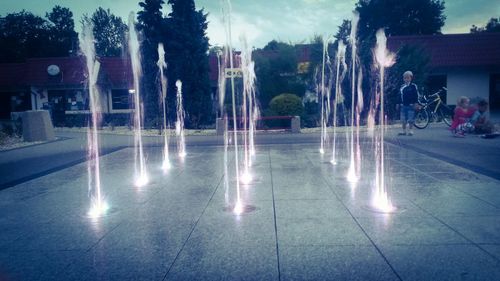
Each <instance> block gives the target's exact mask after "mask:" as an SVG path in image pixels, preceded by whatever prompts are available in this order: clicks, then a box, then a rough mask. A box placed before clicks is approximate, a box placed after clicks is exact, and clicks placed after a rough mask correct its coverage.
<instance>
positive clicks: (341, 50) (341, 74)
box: [331, 41, 347, 165]
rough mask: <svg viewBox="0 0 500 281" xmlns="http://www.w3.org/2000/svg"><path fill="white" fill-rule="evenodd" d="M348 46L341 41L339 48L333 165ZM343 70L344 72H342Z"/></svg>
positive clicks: (335, 161) (334, 111) (334, 106)
mask: <svg viewBox="0 0 500 281" xmlns="http://www.w3.org/2000/svg"><path fill="white" fill-rule="evenodd" d="M345 52H346V45H345V44H344V41H339V43H338V48H337V55H336V60H337V69H336V79H335V99H334V105H333V138H332V160H331V163H332V164H333V165H336V164H337V110H338V105H339V103H340V102H341V101H342V100H343V99H344V97H343V95H342V81H343V80H344V78H345V75H346V73H347V64H346V62H345ZM341 69H342V72H341Z"/></svg>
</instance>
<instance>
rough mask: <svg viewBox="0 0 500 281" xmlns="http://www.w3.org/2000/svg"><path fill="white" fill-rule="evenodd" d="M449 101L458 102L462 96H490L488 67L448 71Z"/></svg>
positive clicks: (450, 102)
mask: <svg viewBox="0 0 500 281" xmlns="http://www.w3.org/2000/svg"><path fill="white" fill-rule="evenodd" d="M447 88H448V94H447V97H446V99H447V103H448V104H453V105H454V104H456V103H457V100H458V98H459V97H461V96H466V97H469V98H475V97H480V98H484V99H486V100H489V98H490V73H489V72H488V71H487V70H486V69H471V68H463V69H451V70H449V71H448V72H447Z"/></svg>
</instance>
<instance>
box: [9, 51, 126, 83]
mask: <svg viewBox="0 0 500 281" xmlns="http://www.w3.org/2000/svg"><path fill="white" fill-rule="evenodd" d="M99 61H100V62H101V71H100V79H101V82H102V83H109V84H111V86H112V87H114V88H123V87H125V88H129V87H131V85H132V70H131V67H130V63H129V61H128V60H126V59H123V58H100V59H99ZM49 65H57V66H58V67H59V69H60V70H61V72H60V74H59V75H57V76H55V77H51V76H50V75H49V74H48V73H47V67H48V66H49ZM86 76H87V71H86V66H85V59H84V57H57V58H36V59H27V60H26V62H24V63H17V64H10V63H9V64H0V86H9V87H19V86H81V85H83V84H84V83H85V81H86Z"/></svg>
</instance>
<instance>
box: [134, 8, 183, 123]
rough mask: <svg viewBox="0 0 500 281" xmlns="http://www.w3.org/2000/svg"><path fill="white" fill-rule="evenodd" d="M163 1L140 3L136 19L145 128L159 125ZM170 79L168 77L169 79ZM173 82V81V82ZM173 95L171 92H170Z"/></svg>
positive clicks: (163, 32) (163, 30)
mask: <svg viewBox="0 0 500 281" xmlns="http://www.w3.org/2000/svg"><path fill="white" fill-rule="evenodd" d="M164 3H165V2H164V1H163V0H145V1H144V2H140V3H139V6H140V7H141V8H142V10H141V11H139V13H138V16H137V19H138V24H137V28H138V30H139V31H140V32H141V35H142V42H141V56H142V73H143V76H142V81H141V93H142V95H143V102H144V118H145V124H146V126H158V125H159V124H160V122H159V121H160V112H161V111H160V108H161V107H160V105H161V104H162V103H161V102H160V97H161V95H160V90H159V82H158V66H157V65H156V62H157V61H158V43H160V42H161V41H162V40H161V37H162V35H163V34H165V29H164V18H163V13H162V11H161V10H162V5H163V4H164ZM169 78H170V77H169ZM174 82H175V81H174ZM170 93H173V92H170Z"/></svg>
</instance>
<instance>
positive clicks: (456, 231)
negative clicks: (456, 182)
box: [397, 161, 500, 263]
mask: <svg viewBox="0 0 500 281" xmlns="http://www.w3.org/2000/svg"><path fill="white" fill-rule="evenodd" d="M397 162H399V163H401V164H403V165H405V166H407V167H410V168H412V169H415V168H413V167H411V166H409V165H408V164H406V163H404V162H401V161H397ZM420 173H422V172H420ZM432 178H433V179H434V180H436V181H438V182H442V181H441V180H440V179H438V178H435V177H432ZM444 184H445V185H446V186H448V187H452V186H449V185H448V184H446V183H444ZM452 188H453V187H452ZM403 197H404V198H405V199H406V200H408V201H409V202H410V203H411V204H413V205H414V206H415V207H417V208H418V209H420V210H422V211H423V212H424V213H426V214H428V215H429V216H431V217H432V218H434V219H435V220H437V221H438V222H440V223H441V224H443V225H444V226H446V227H447V228H449V229H450V230H451V231H453V232H455V233H456V234H458V235H459V236H460V237H462V238H463V239H465V240H467V241H469V243H470V244H472V245H474V246H475V247H477V248H479V249H480V250H481V251H483V252H484V253H485V254H486V255H488V256H490V257H491V258H493V259H494V260H495V261H496V262H498V263H500V258H498V257H496V256H495V255H493V254H491V253H490V252H488V251H487V250H486V249H484V248H483V247H481V245H480V244H478V243H476V242H474V241H472V240H471V239H469V238H468V237H467V236H465V235H464V234H462V233H461V232H460V231H458V230H456V229H455V228H453V227H451V226H450V225H449V224H447V223H446V222H444V221H443V220H442V219H440V218H439V217H438V216H436V215H434V214H433V213H431V212H429V211H428V210H426V209H424V208H423V207H421V206H420V205H418V204H417V203H415V202H414V201H413V200H412V199H411V198H408V197H406V196H403ZM471 197H473V198H477V197H475V196H471ZM477 199H479V200H481V199H480V198H477ZM481 201H483V202H485V203H487V204H489V205H491V204H490V203H489V202H486V201H484V200H481ZM493 207H495V208H497V207H496V206H493ZM497 209H498V208H497Z"/></svg>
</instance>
